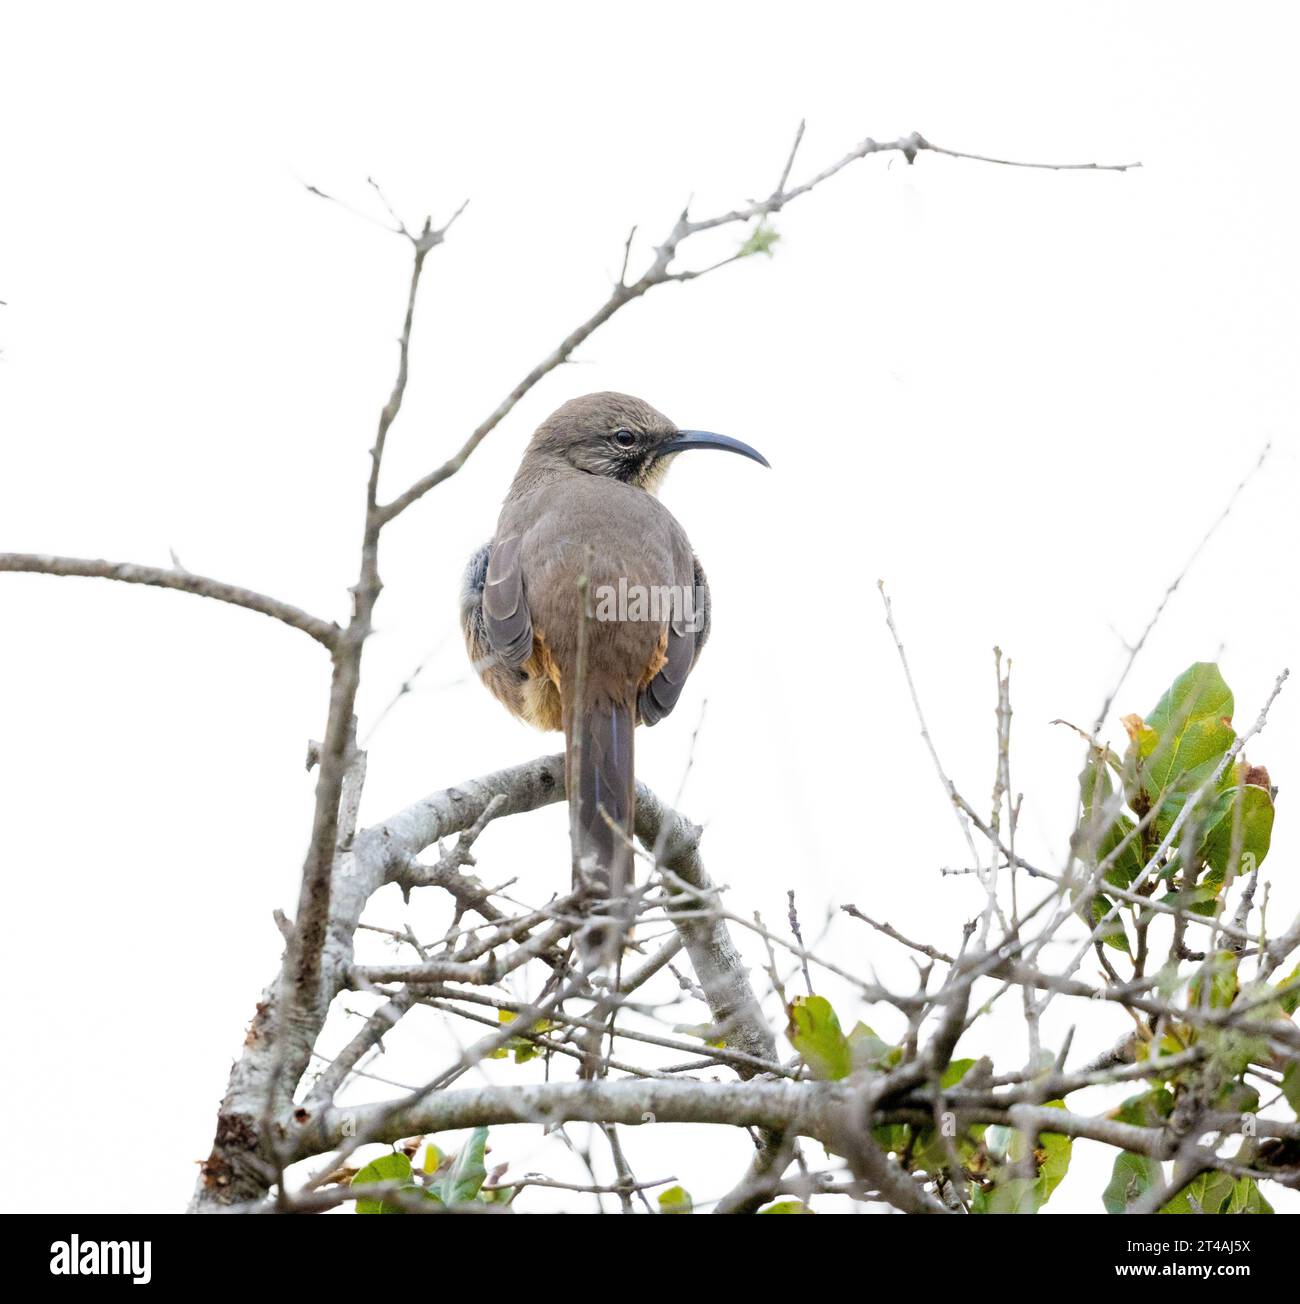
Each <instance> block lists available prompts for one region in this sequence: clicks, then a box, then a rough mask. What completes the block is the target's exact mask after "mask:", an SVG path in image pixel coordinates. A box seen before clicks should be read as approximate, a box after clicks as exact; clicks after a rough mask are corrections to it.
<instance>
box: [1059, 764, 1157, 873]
mask: <svg viewBox="0 0 1300 1304" xmlns="http://www.w3.org/2000/svg"><path fill="white" fill-rule="evenodd" d="M1109 756H1110V751H1109V749H1106V750H1104V751H1103V750H1102V749H1101V748H1094V749H1093V753H1092V755H1091V756H1090V757H1089V758H1088V762H1087V764H1086V765H1085V766H1084V768H1083V773H1082V774H1081V775H1080V776H1079V796H1080V800H1081V802H1082V805H1083V814H1082V817H1081V818H1080V820H1079V827H1078V828H1077V829H1076V830H1075V835H1074V849H1075V852H1076V854H1077V855H1079V856H1080V857H1081V858H1082V859H1083V860H1084V862H1085V863H1086V864H1088V865H1091V866H1094V867H1095V866H1097V865H1099V864H1101V862H1102V861H1103V860H1109V859H1110V857H1111V856H1112V855H1114V857H1115V859H1114V862H1113V863H1112V864H1111V866H1110V868H1109V869H1108V870H1107V871H1106V873H1105V875H1104V877H1105V879H1106V881H1107V882H1108V883H1113V884H1114V885H1115V886H1116V887H1128V885H1129V884H1130V883H1131V882H1132V881H1133V880H1134V879H1135V878H1137V876H1138V875H1139V874H1140V873H1141V872H1142V866H1143V860H1142V839H1141V838H1140V837H1132V838H1130V835H1131V834H1132V833H1133V831H1134V829H1135V828H1136V827H1137V826H1136V825H1135V824H1134V823H1133V821H1132V820H1131V819H1129V818H1128V816H1127V815H1115V816H1114V817H1113V818H1111V820H1110V821H1109V823H1106V822H1105V821H1106V814H1107V811H1106V806H1107V803H1108V802H1110V801H1111V799H1112V798H1113V797H1114V792H1115V789H1114V785H1113V784H1112V783H1111V781H1110V773H1109V771H1108V769H1107V760H1108V758H1109ZM1121 846H1123V848H1124V849H1123V850H1122V851H1118V854H1116V853H1117V849H1118V848H1119V847H1121Z"/></svg>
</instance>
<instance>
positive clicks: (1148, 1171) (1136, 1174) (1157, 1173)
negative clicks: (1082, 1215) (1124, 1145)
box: [1101, 1150, 1164, 1213]
mask: <svg viewBox="0 0 1300 1304" xmlns="http://www.w3.org/2000/svg"><path fill="white" fill-rule="evenodd" d="M1163 1176H1164V1174H1163V1172H1162V1170H1161V1168H1160V1165H1159V1164H1158V1163H1157V1162H1156V1161H1155V1160H1154V1159H1151V1158H1150V1157H1149V1156H1147V1155H1135V1154H1132V1153H1130V1152H1129V1151H1127V1150H1125V1151H1122V1152H1121V1153H1120V1154H1119V1155H1117V1156H1116V1158H1115V1166H1114V1167H1113V1168H1112V1169H1111V1171H1110V1181H1109V1182H1108V1183H1107V1184H1106V1189H1105V1190H1104V1191H1103V1192H1102V1193H1101V1202H1102V1204H1103V1205H1105V1207H1106V1212H1107V1213H1127V1212H1128V1210H1129V1207H1130V1206H1131V1205H1133V1204H1135V1203H1136V1202H1137V1201H1138V1200H1139V1199H1140V1198H1141V1197H1142V1196H1143V1195H1145V1194H1146V1193H1147V1192H1148V1191H1150V1190H1152V1189H1153V1188H1154V1187H1156V1186H1157V1185H1158V1184H1159V1183H1160V1182H1161V1181H1162V1180H1163Z"/></svg>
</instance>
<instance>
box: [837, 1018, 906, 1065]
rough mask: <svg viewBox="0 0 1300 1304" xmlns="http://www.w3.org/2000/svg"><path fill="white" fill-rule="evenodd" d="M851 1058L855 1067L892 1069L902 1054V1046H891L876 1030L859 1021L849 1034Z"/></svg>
mask: <svg viewBox="0 0 1300 1304" xmlns="http://www.w3.org/2000/svg"><path fill="white" fill-rule="evenodd" d="M848 1043H849V1058H850V1059H851V1060H852V1062H853V1067H854V1068H855V1069H890V1068H893V1067H894V1065H895V1064H896V1063H897V1062H898V1060H899V1057H900V1056H901V1055H902V1053H903V1052H902V1047H900V1046H891V1045H890V1044H889V1043H888V1042H887V1041H885V1040H884V1039H883V1038H881V1037H878V1036H877V1035H876V1033H875V1030H874V1029H872V1028H869V1027H867V1025H866V1024H865V1023H862V1022H861V1021H859V1022H858V1023H855V1024H854V1025H853V1031H852V1032H851V1033H849V1036H848Z"/></svg>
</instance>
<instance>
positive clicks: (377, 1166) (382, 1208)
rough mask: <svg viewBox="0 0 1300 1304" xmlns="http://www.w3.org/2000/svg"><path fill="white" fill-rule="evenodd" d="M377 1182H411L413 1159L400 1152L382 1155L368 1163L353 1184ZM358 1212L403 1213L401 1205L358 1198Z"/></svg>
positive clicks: (412, 1187) (412, 1183)
mask: <svg viewBox="0 0 1300 1304" xmlns="http://www.w3.org/2000/svg"><path fill="white" fill-rule="evenodd" d="M376 1182H407V1183H409V1184H410V1188H411V1190H415V1189H416V1187H415V1184H414V1182H411V1161H410V1160H409V1159H408V1158H407V1157H406V1156H405V1155H400V1154H391V1155H380V1156H379V1158H378V1159H376V1160H375V1161H374V1162H373V1163H369V1164H367V1165H366V1166H365V1167H364V1168H363V1169H362V1170H361V1171H360V1172H359V1173H358V1174H357V1175H356V1176H355V1177H354V1178H353V1179H352V1183H351V1184H352V1185H353V1186H371V1185H373V1184H374V1183H376ZM357 1212H358V1213H402V1212H403V1209H402V1207H401V1206H400V1205H396V1204H386V1203H385V1202H384V1201H383V1200H358V1201H357Z"/></svg>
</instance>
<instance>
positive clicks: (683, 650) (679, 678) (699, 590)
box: [637, 557, 709, 725]
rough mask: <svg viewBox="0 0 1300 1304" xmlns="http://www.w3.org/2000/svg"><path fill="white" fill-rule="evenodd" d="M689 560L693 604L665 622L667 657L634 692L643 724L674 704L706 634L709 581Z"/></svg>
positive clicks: (656, 719) (695, 560)
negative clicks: (690, 564) (651, 676)
mask: <svg viewBox="0 0 1300 1304" xmlns="http://www.w3.org/2000/svg"><path fill="white" fill-rule="evenodd" d="M692 562H693V568H694V588H695V597H694V605H693V607H692V609H691V610H690V611H687V610H685V608H683V609H682V610H681V611H675V612H674V613H673V619H672V620H670V621H669V622H668V643H667V646H666V647H665V648H664V655H665V657H666V658H667V660H666V661H665V662H664V664H663V665H662V666H661V667H660V669H659V672H658V673H657V674H656V675H655V677H654V678H653V679H652V680H651V681H650V682H649V683H648V684H647V685H646V686H645V687H644V688H643V689H642V690H641V692H640V693H639V694H638V695H637V711H638V712H639V713H640V716H641V723H642V724H645V725H654V724H658V723H659V721H660V720H662V719H663V718H664V716H666V715H667V714H668V713H669V712H670V711H671V710H672V709H673V707H675V706H676V705H677V699H678V698H679V697H680V696H681V695H682V689H683V688H684V687H685V686H686V680H687V677H688V676H689V675H690V673H691V671H692V670H693V669H694V668H695V662H696V661H697V660H698V659H699V655H700V651H701V649H702V648H703V647H704V643H705V640H707V638H708V637H709V583H708V580H707V579H706V578H705V575H704V567H703V566H701V565H700V560H699V558H698V557H693V558H692Z"/></svg>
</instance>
